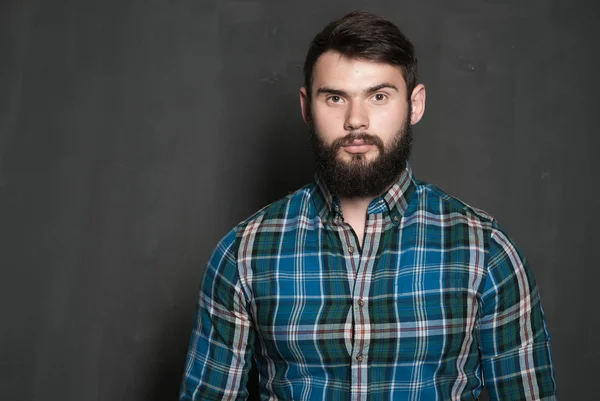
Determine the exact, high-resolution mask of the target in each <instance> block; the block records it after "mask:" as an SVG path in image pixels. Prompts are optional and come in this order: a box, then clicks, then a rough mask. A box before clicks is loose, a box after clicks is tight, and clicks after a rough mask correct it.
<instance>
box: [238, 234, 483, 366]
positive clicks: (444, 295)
mask: <svg viewBox="0 0 600 401" xmlns="http://www.w3.org/2000/svg"><path fill="white" fill-rule="evenodd" d="M462 231H463V230H460V231H459V232H454V231H447V230H446V231H444V229H441V228H439V227H428V226H425V227H424V226H417V225H415V226H409V227H403V228H402V229H398V228H397V227H395V226H393V225H391V224H390V225H388V226H387V227H383V226H382V227H380V229H379V230H369V227H368V226H367V230H366V232H365V235H364V243H363V246H362V252H361V251H360V249H361V247H360V246H359V244H358V242H357V241H358V240H357V237H356V236H355V235H353V233H352V230H350V229H349V228H348V229H337V230H311V231H308V230H307V231H305V232H298V231H295V232H290V233H282V235H281V237H279V238H278V242H277V244H278V245H277V246H273V243H272V242H271V241H272V240H273V238H271V239H270V241H269V242H267V241H262V240H258V241H257V242H256V243H255V245H254V249H253V252H252V256H251V258H250V259H249V260H248V262H249V267H250V269H249V271H250V272H251V276H249V277H246V285H248V286H249V287H250V288H251V291H252V309H253V315H254V320H255V323H256V327H257V330H258V332H259V335H260V336H261V337H262V339H263V342H264V344H266V347H267V349H268V350H269V352H271V353H273V354H274V355H272V356H273V357H274V358H277V357H278V358H283V359H286V360H289V359H290V358H292V359H293V358H295V357H296V356H297V355H298V353H297V351H294V349H299V348H298V347H300V348H302V349H304V350H311V349H312V350H313V352H312V353H311V352H308V355H311V354H312V355H314V357H315V358H317V356H318V355H323V353H324V352H325V353H327V354H328V359H330V360H337V358H339V361H340V362H341V361H343V360H344V358H347V357H348V355H351V354H352V347H353V346H354V345H355V344H357V338H358V337H368V344H369V345H371V346H373V344H385V346H384V345H381V347H382V348H381V349H382V350H383V349H388V348H389V347H395V348H393V349H397V350H400V351H402V350H405V351H406V352H407V353H408V354H410V353H411V352H414V349H415V348H414V347H416V346H417V344H418V343H419V342H421V341H423V339H425V338H426V339H427V344H428V345H427V347H426V348H427V352H426V353H423V357H424V358H427V355H428V353H432V355H435V357H436V358H437V357H439V353H440V352H441V348H438V349H437V351H436V344H437V345H438V347H448V346H449V345H448V344H449V343H448V341H447V338H448V335H451V334H452V333H454V332H455V333H457V334H458V337H459V338H461V336H462V337H464V336H468V335H469V332H470V330H471V329H472V327H473V326H474V323H475V319H476V316H477V311H478V298H479V295H480V294H479V288H480V286H481V283H482V279H483V277H484V259H485V249H484V241H483V238H474V237H473V236H472V235H471V236H463V235H462V234H461V233H462ZM269 243H270V245H269ZM454 338H457V337H456V336H455V337H454ZM400 341H401V342H402V347H398V342H400ZM460 343H461V341H458V342H456V345H457V346H458V345H459V344H460ZM450 346H451V344H450ZM383 356H384V355H382V357H383ZM306 357H307V356H306V355H304V356H303V358H306Z"/></svg>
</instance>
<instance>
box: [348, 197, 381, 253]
mask: <svg viewBox="0 0 600 401" xmlns="http://www.w3.org/2000/svg"><path fill="white" fill-rule="evenodd" d="M373 199H375V197H368V198H340V204H341V205H342V214H343V215H344V221H345V222H346V223H348V224H349V225H350V226H351V227H352V229H353V230H354V233H355V234H356V238H357V239H358V243H359V246H360V247H361V248H362V245H363V238H364V235H365V223H366V222H367V209H368V208H369V204H370V203H371V201H372V200H373Z"/></svg>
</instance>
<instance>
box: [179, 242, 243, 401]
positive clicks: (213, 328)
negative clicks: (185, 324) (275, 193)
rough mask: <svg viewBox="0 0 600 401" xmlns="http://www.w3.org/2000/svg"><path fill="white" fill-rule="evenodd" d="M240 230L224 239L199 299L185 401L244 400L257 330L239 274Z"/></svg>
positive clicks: (184, 385) (185, 380)
mask: <svg viewBox="0 0 600 401" xmlns="http://www.w3.org/2000/svg"><path fill="white" fill-rule="evenodd" d="M235 244H236V241H235V231H231V232H230V233H229V234H227V236H225V238H223V239H222V240H221V242H220V243H219V245H217V248H216V249H215V251H214V253H213V255H212V257H211V259H210V261H209V263H208V266H207V267H206V270H205V272H204V278H203V280H202V285H201V288H200V294H199V296H198V305H197V310H196V316H195V317H196V319H195V324H194V329H193V332H192V338H191V340H190V346H189V350H188V354H187V359H186V366H185V372H184V376H183V381H182V383H181V393H180V400H182V401H184V400H186V401H187V400H245V399H246V398H247V397H248V393H247V390H246V382H247V380H248V371H249V370H250V365H251V357H252V347H251V345H252V344H253V342H254V330H253V327H252V321H251V319H250V316H249V314H248V309H247V300H246V297H245V295H244V293H243V290H242V287H241V285H240V280H239V274H238V270H237V250H236V249H235V247H236V245H235Z"/></svg>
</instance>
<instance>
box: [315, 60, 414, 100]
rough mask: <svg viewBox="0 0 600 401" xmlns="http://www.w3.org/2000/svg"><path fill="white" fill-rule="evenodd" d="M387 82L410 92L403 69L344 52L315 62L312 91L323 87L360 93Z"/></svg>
mask: <svg viewBox="0 0 600 401" xmlns="http://www.w3.org/2000/svg"><path fill="white" fill-rule="evenodd" d="M383 82H388V83H391V84H394V85H395V86H396V87H397V88H398V90H399V91H401V92H406V84H405V82H404V77H403V75H402V70H401V69H400V67H397V66H395V65H391V64H387V63H380V62H376V61H371V60H364V59H357V58H350V57H346V56H344V55H342V54H341V53H338V52H334V51H328V52H325V53H323V54H322V55H321V56H320V57H319V58H318V60H317V62H316V63H315V67H314V72H313V83H312V89H315V88H320V87H323V86H327V87H332V88H335V89H343V90H347V91H359V90H361V89H363V88H368V87H374V86H376V85H379V84H381V83H383Z"/></svg>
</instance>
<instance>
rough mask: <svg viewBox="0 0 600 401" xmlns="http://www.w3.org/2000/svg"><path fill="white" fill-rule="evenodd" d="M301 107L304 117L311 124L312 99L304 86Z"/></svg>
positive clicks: (301, 89)
mask: <svg viewBox="0 0 600 401" xmlns="http://www.w3.org/2000/svg"><path fill="white" fill-rule="evenodd" d="M300 108H301V109H302V119H303V120H304V122H305V123H306V124H309V122H310V120H311V111H310V99H309V98H308V93H307V92H306V88H304V87H302V88H300Z"/></svg>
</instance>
